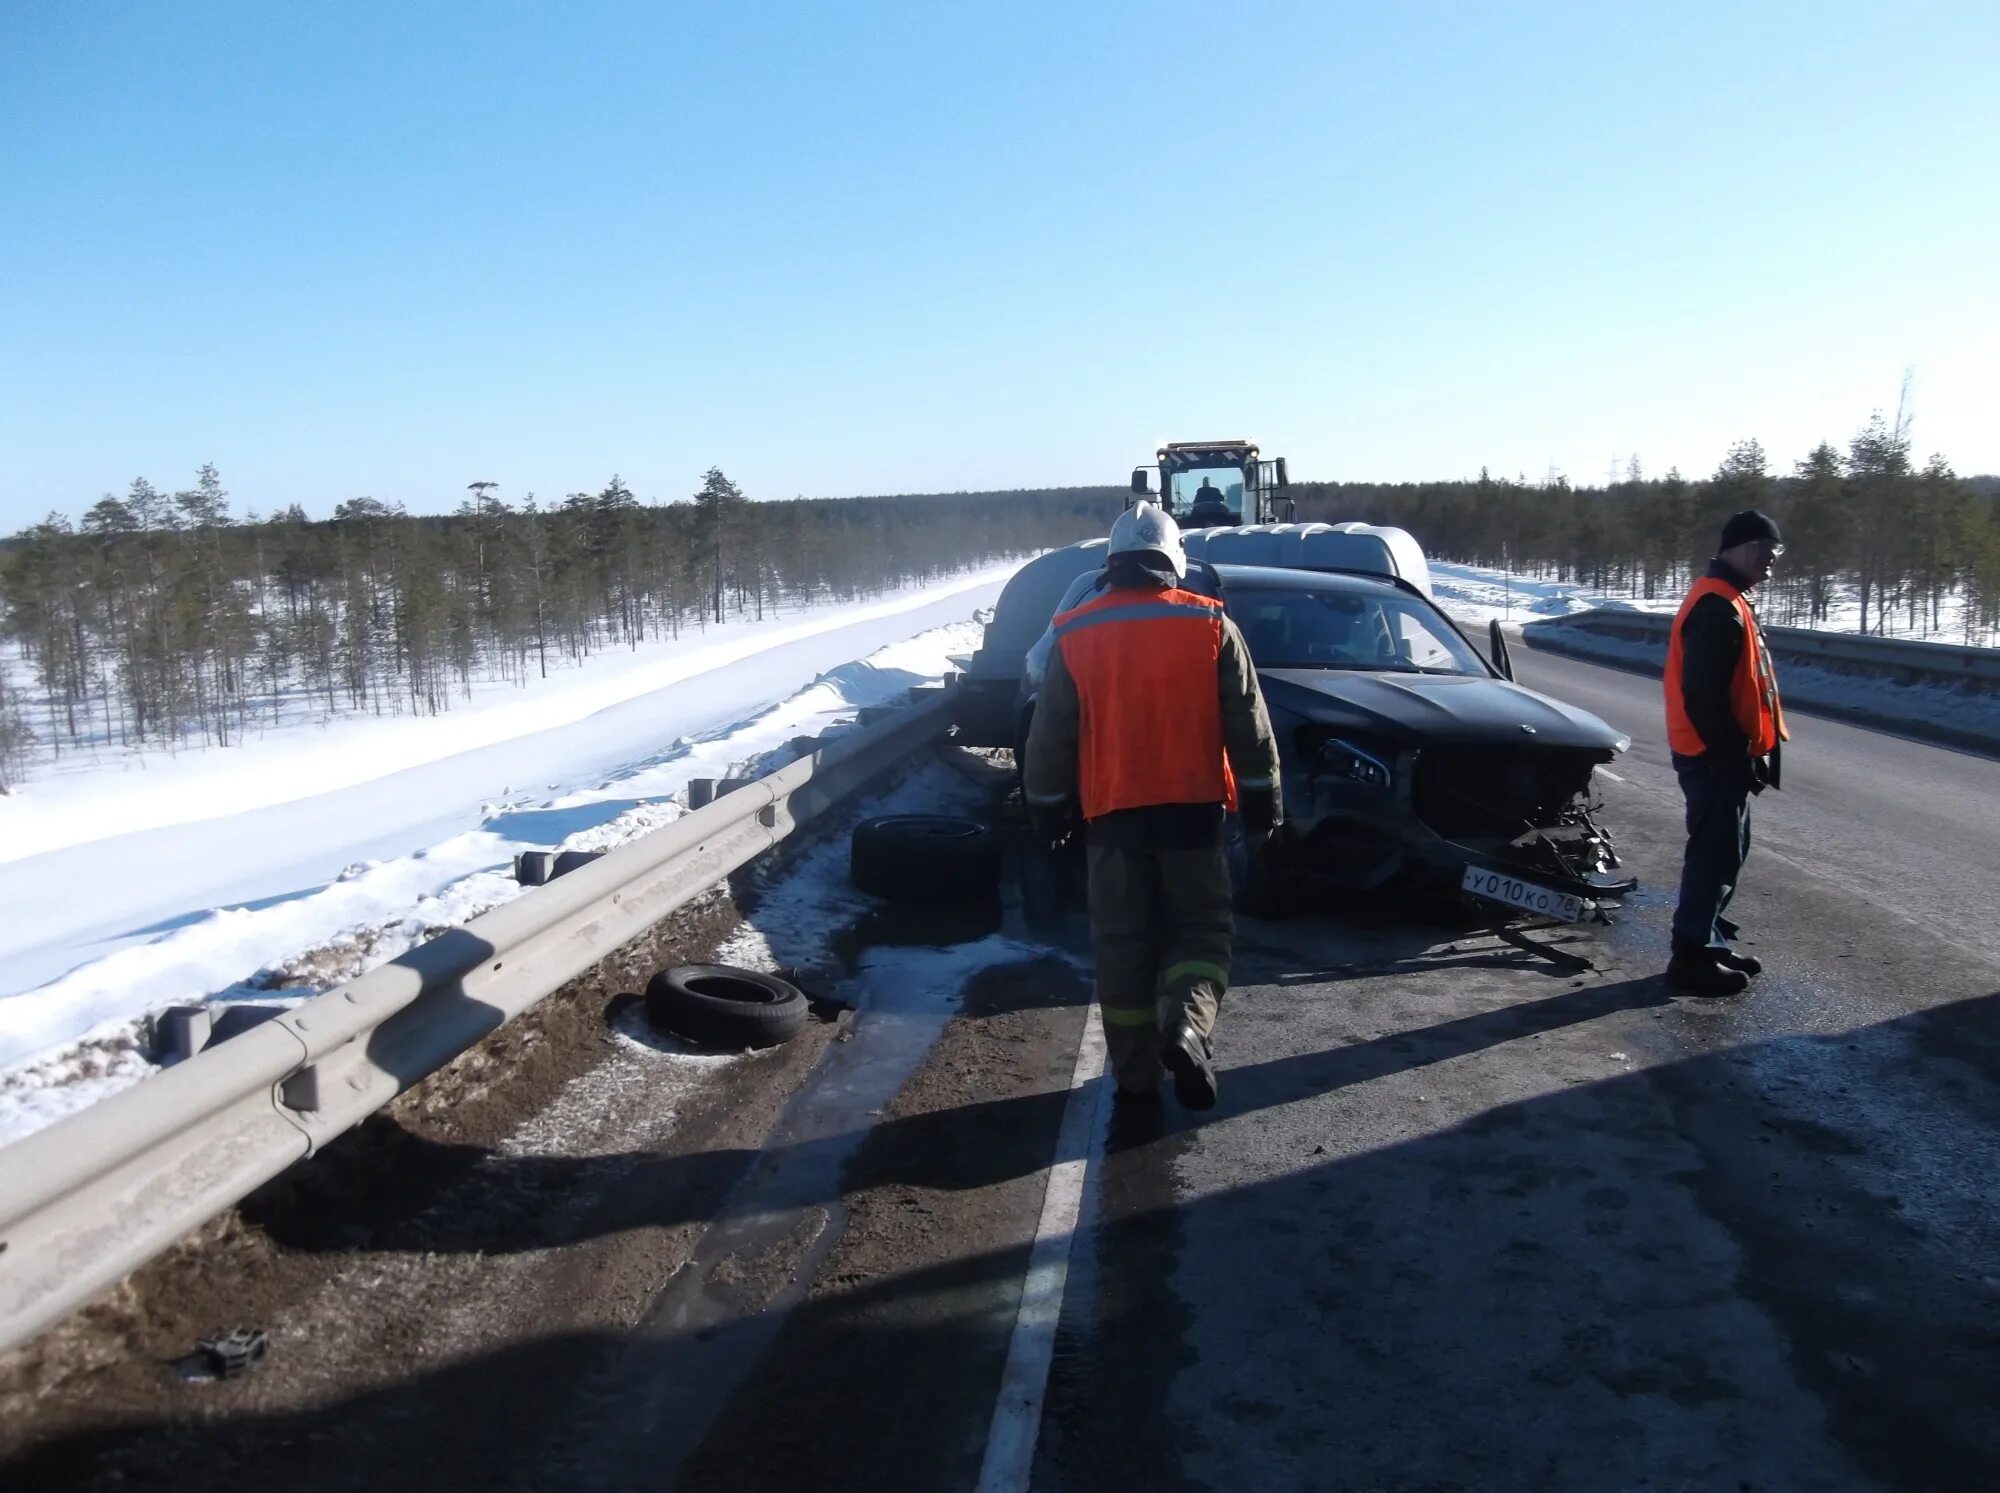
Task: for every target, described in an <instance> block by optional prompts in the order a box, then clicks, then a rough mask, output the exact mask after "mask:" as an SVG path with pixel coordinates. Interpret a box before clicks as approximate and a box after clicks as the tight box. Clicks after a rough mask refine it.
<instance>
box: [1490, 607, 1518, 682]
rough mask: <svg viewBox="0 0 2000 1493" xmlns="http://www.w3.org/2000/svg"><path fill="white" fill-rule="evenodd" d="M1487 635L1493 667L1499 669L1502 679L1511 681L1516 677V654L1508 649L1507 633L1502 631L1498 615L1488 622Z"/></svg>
mask: <svg viewBox="0 0 2000 1493" xmlns="http://www.w3.org/2000/svg"><path fill="white" fill-rule="evenodd" d="M1486 637H1487V641H1488V643H1489V644H1490V651H1491V652H1492V654H1493V667H1494V668H1495V669H1497V670H1499V672H1500V677H1501V678H1502V679H1505V680H1508V681H1510V682H1511V681H1512V679H1513V678H1514V656H1513V655H1512V654H1511V653H1509V652H1508V651H1507V635H1506V634H1505V633H1503V632H1502V631H1500V619H1499V618H1498V617H1494V618H1492V619H1491V620H1490V621H1488V622H1487V624H1486Z"/></svg>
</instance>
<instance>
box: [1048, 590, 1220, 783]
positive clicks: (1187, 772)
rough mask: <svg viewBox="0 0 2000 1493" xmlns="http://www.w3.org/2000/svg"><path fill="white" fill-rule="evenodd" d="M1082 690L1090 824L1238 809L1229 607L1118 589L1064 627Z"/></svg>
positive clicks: (1080, 737)
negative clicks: (1227, 717)
mask: <svg viewBox="0 0 2000 1493" xmlns="http://www.w3.org/2000/svg"><path fill="white" fill-rule="evenodd" d="M1054 627H1055V632H1056V646H1057V647H1058V648H1060V649H1062V656H1063V663H1064V664H1065V665H1067V666H1068V668H1069V674H1070V678H1071V679H1073V680H1075V681H1076V698H1077V755H1078V759H1079V760H1078V776H1079V777H1080V778H1081V780H1082V781H1081V783H1080V785H1079V786H1080V787H1081V789H1082V793H1083V817H1084V818H1085V819H1097V818H1101V817H1102V816H1104V815H1106V814H1112V813H1116V812H1117V811H1118V810H1120V809H1138V808H1145V807H1147V806H1149V805H1153V804H1212V803H1220V804H1226V805H1228V807H1229V808H1231V809H1234V808H1235V807H1236V781H1235V779H1234V778H1233V777H1232V776H1231V774H1230V771H1229V760H1228V755H1227V753H1226V752H1225V751H1224V749H1223V742H1222V699H1221V688H1220V685H1219V682H1218V680H1217V677H1216V660H1217V659H1218V658H1219V657H1220V656H1221V653H1222V603H1221V602H1219V601H1216V600H1214V599H1213V598H1211V597H1207V596H1199V595H1197V594H1195V593H1194V592H1192V591H1179V590H1173V591H1153V590H1143V589H1131V588H1125V589H1113V590H1110V591H1106V592H1105V593H1104V594H1103V595H1101V596H1098V597H1095V598H1093V599H1092V600H1090V601H1087V602H1085V603H1084V604H1083V605H1082V606H1080V607H1074V608H1072V609H1071V610H1069V611H1067V612H1064V613H1063V614H1062V615H1061V616H1060V617H1057V618H1056V619H1055V623H1054Z"/></svg>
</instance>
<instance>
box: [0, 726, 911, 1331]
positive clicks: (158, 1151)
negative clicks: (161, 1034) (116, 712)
mask: <svg viewBox="0 0 2000 1493" xmlns="http://www.w3.org/2000/svg"><path fill="white" fill-rule="evenodd" d="M916 696H917V698H913V701H912V703H911V705H910V706H909V708H907V709H906V710H903V711H900V712H899V713H898V714H897V716H896V718H894V719H891V720H887V721H883V722H882V723H881V724H879V725H874V726H869V727H867V728H865V729H861V730H857V731H854V732H852V733H850V734H847V735H843V736H840V737H837V738H835V739H834V740H832V741H831V742H829V743H828V744H827V745H826V746H824V747H822V748H820V749H819V750H817V751H815V752H813V753H811V754H810V755H808V756H805V757H802V758H800V759H799V760H798V761H796V762H793V763H791V764H790V765H788V766H786V767H784V768H781V769H780V770H779V771H777V772H775V773H772V774H771V775H770V776H768V777H763V778H759V779H757V780H756V781H755V782H753V783H750V784H748V785H746V786H745V787H743V788H741V789H739V790H738V791H736V792H734V793H731V794H729V795H727V796H726V797H724V798H721V799H718V800H716V801H715V802H714V803H712V804H710V805H708V806H707V807H705V808H701V809H697V810H694V811H693V812H690V813H688V814H686V815H683V816H682V817H681V818H679V819H677V820H675V821H674V822H673V823H672V824H669V825H666V826H664V827H663V828H661V829H658V830H655V831H653V832H652V833H651V834H648V835H645V836H643V837H641V838H640V839H637V840H634V841H631V842H630V843H629V844H626V845H622V846H620V847H619V848H617V849H616V850H613V851H611V852H610V853H609V854H607V855H606V856H604V857H603V858H602V859H601V860H597V861H593V862H591V863H590V864H589V865H586V866H581V867H578V868H577V869H576V870H574V871H572V872H571V873H570V874H569V875H567V876H565V877H563V878H562V879H561V880H560V881H556V882H553V883H551V884H550V885H548V886H545V887H541V888H538V889H536V890H534V891H532V892H529V893H527V894H525V895H523V896H521V897H519V898H516V899H515V900H514V901H512V902H509V903H508V904H507V905H505V906H504V907H499V908H496V909H494V910H493V911H492V912H489V913H485V914H483V915H482V916H480V917H477V918H474V919H473V920H472V921H471V922H469V923H467V924H466V925H465V926H464V927H462V928H455V929H453V930H451V931H450V932H448V933H445V934H443V935H441V936H440V937H438V938H435V939H432V940H431V941H430V942H428V943H426V944H423V945H422V946H420V947H418V948H416V949H412V950H411V951H410V952H408V953H407V954H404V955H402V956H400V957H399V958H396V959H393V960H391V961H390V962H389V963H387V964H384V965H381V966H379V967H378V968H376V969H373V970H370V971H369V972H368V973H367V974H365V975H362V976H361V977H360V978H358V979H355V980H351V981H349V982H348V983H347V984H345V985H343V986H340V987H339V988H338V989H335V990H331V991H328V992H327V993H326V994H324V995H321V996H317V997H315V998H313V999H312V1000H309V1001H306V1002H304V1003H303V1004H301V1005H300V1006H298V1007H297V1008H295V1009H294V1010H292V1011H290V1012H287V1013H286V1014H284V1015H282V1016H280V1017H277V1018H275V1019H273V1020H271V1021H268V1022H265V1023H264V1024H263V1025H261V1026H258V1027H255V1028H253V1029H252V1030H250V1031H247V1032H244V1033H242V1034H241V1035H239V1036H236V1037H233V1038H231V1039H230V1040H228V1041H226V1042H223V1043H219V1044H217V1045H216V1046H214V1047H211V1048H208V1049H207V1050H205V1051H203V1052H201V1053H198V1054H196V1055H195V1056H194V1057H192V1058H189V1059H188V1060H187V1061H185V1062H182V1063H179V1064H177V1065H175V1066H174V1067H171V1068H168V1069H166V1070H164V1071H163V1072H160V1073H158V1074H155V1075H153V1076H151V1077H149V1078H147V1079H146V1080H145V1081H144V1082H142V1083H140V1084H138V1085H136V1086H135V1087H133V1088H130V1089H127V1090H125V1091H124V1092H123V1093H119V1094H115V1095H113V1096H112V1097H111V1098H109V1099H107V1100H105V1101H103V1102H102V1103H100V1104H97V1105H93V1106H92V1107H91V1108H89V1109H86V1110H84V1111H82V1112H81V1113H79V1114H76V1115H72V1116H70V1117H69V1118H68V1119H65V1120H62V1121H59V1122H58V1123H56V1124H55V1125H52V1126H50V1127H49V1128H47V1129H46V1130H41V1131H38V1132H36V1133H35V1134H33V1135H31V1136H29V1137H27V1138H26V1139H25V1140H21V1141H18V1142H16V1143H15V1144H14V1145H11V1146H9V1147H7V1148H6V1149H5V1151H4V1152H0V1158H4V1160H0V1350H4V1349H6V1348H10V1347H13V1346H14V1345H16V1344H18V1343H20V1342H23V1341H25V1340H26V1339H27V1338H29V1337H31V1336H33V1335H34V1334H35V1333H37V1332H39V1331H41V1330H42V1329H43V1328H44V1327H47V1326H49V1325H50V1324H52V1323H54V1322H56V1321H57V1320H59V1319H60V1318H61V1317H63V1316H65V1315H66V1314H68V1313H69V1312H71V1311H73V1310H74V1309H75V1308H77V1307H79V1306H81V1305H83V1304H84V1303H86V1302H88V1301H89V1300H91V1299H92V1298H93V1297H95V1296H97V1295H98V1294H99V1293H100V1292H102V1291H105V1290H107V1289H109V1288H110V1287H111V1286H113V1285H116V1284H117V1283H118V1282H119V1281H120V1280H122V1279H123V1278H124V1277H125V1276H126V1275H127V1274H129V1273H130V1272H131V1271H133V1270H135V1269H137V1268H138V1267H139V1266H140V1265H143V1264H144V1263H146V1261H148V1260H150V1259H151V1258H152V1257H153V1256H155V1255H156V1254H158V1253H160V1252H161V1251H162V1250H164V1249H166V1248H167V1247H168V1246H169V1245H171V1244H173V1243H174V1242H175V1241H176V1240H178V1239H180V1238H182V1237H184V1236H185V1235H186V1234H188V1233H189V1232H191V1231H192V1230H194V1229H196V1228H198V1227H199V1226H200V1225H202V1224H203V1223H205V1222H207V1221H208V1220H209V1219H210V1218H213V1217H214V1216H216V1215H217V1214H219V1213H221V1212H222V1211H223V1210H225V1209H227V1208H229V1207H231V1206H233V1205H234V1204H235V1203H237V1202H239V1201H241V1200H242V1199H243V1198H244V1197H246V1196H247V1195H248V1194H249V1193H250V1192H252V1191H253V1190H254V1189H256V1188H257V1187H258V1186H260V1185H262V1184H263V1183H265V1182H267V1181H269V1180H270V1179H271V1178H273V1177H275V1176H277V1175H278V1173H280V1172H282V1171H283V1170H285V1168H286V1167H288V1166H290V1165H291V1164H292V1163H293V1162H295V1161H300V1160H302V1159H304V1158H305V1157H308V1156H311V1155H312V1154H314V1153H315V1152H316V1151H318V1150H319V1149H320V1148H322V1147H324V1146H325V1145H326V1144H327V1143H328V1142H329V1141H331V1140H333V1139H334V1138H335V1137H336V1136H339V1135H340V1134H342V1133H343V1132H345V1131H347V1130H349V1129H351V1128H353V1127H354V1126H355V1125H357V1124H359V1123H360V1122H361V1121H362V1120H364V1119H366V1118H367V1117H368V1116H369V1115H371V1114H373V1113H374V1112H375V1111H376V1110H378V1109H380V1108H382V1107H383V1106H384V1105H386V1104H388V1103H389V1102H390V1101H391V1100H392V1099H394V1098H395V1097H396V1096H397V1095H398V1094H400V1093H402V1092H403V1091H404V1090H406V1089H408V1088H410V1087H412V1086H413V1085H415V1084H416V1083H418V1082H419V1081H420V1080H422V1079H423V1078H425V1077H427V1076H428V1075H430V1074H432V1073H434V1072H436V1071H437V1070H438V1069H439V1068H441V1067H443V1066H444V1065H445V1064H446V1063H448V1062H450V1061H451V1060H452V1059H453V1058H455V1057H457V1056H459V1054H461V1053H463V1052H465V1051H466V1050H467V1049H469V1048H471V1047H472V1046H473V1045H474V1044H476V1043H477V1042H479V1041H480V1039H481V1038H483V1037H485V1036H487V1035H488V1034H489V1033H491V1032H492V1031H494V1030H495V1029H496V1028H498V1027H499V1026H500V1025H501V1024H502V1023H504V1022H506V1021H508V1020H509V1019H511V1018H512V1017H515V1016H518V1015H520V1014H521V1013H522V1012H523V1011H525V1010H527V1009H528V1008H529V1007H531V1006H533V1005H534V1004H536V1003H537V1002H538V1001H540V1000H541V999H542V998H543V997H544V996H547V995H549V994H551V993H552V992H554V991H555V990H557V989H558V988H560V987H561V986H562V985H563V984H564V983H565V982H566V981H568V980H570V979H572V978H573V977H575V976H576V975H578V974H580V973H581V972H583V971H584V970H586V969H588V968H590V966H591V965H593V964H595V963H596V962H597V961H598V960H600V959H602V958H603V957H604V956H605V955H607V954H609V953H611V952H612V951H613V950H615V949H617V948H618V947H619V946H620V945H622V944H624V943H627V942H629V941H630V940H631V939H632V938H634V937H636V936H637V935H639V934H640V933H642V932H644V931H645V930H646V929H647V928H649V927H651V926H652V925H653V924H655V923H657V922H659V921H660V919H662V918H664V917H666V916H667V915H668V914H670V913H672V912H673V911H675V910H676V909H677V908H679V907H681V906H682V905H684V904H685V903H687V902H689V901H691V900H692V899H693V898H694V897H696V896H698V895H699V894H700V893H702V892H703V891H705V890H707V889H708V888H709V887H712V886H714V885H715V884H716V883H717V882H718V881H720V880H722V879H723V878H724V877H725V876H727V875H728V874H729V873H730V872H732V871H734V870H736V869H737V868H738V867H740V866H742V865H744V864H745V863H746V862H748V861H750V860H751V859H752V858H754V857H755V856H756V855H758V854H759V853H760V852H761V851H764V850H766V849H768V848H769V847H771V846H773V845H775V844H777V842H778V841H780V840H782V839H784V838H785V837H786V836H787V835H789V834H790V833H792V831H793V830H795V829H797V828H798V827H800V826H801V825H804V824H808V823H810V822H811V821H812V820H813V819H815V818H817V817H819V816H820V815H821V814H824V813H825V812H827V810H829V809H830V808H832V807H833V806H834V805H835V804H836V803H838V802H839V801H840V800H841V799H842V798H844V797H846V796H848V795H849V794H851V793H853V792H854V791H856V790H857V789H859V788H860V787H862V786H863V785H864V784H866V783H867V782H868V781H869V780H871V779H873V778H874V777H876V776H877V775H879V774H880V773H881V772H882V771H883V770H884V769H886V768H887V767H889V766H891V765H892V764H893V763H895V762H896V761H898V760H900V759H901V758H903V757H906V756H908V755H910V754H911V753H912V752H914V751H916V750H918V749H920V748H921V747H923V746H924V745H926V744H928V743H929V742H931V741H934V740H936V739H938V738H939V737H942V736H943V735H944V734H945V732H946V731H947V729H948V728H949V726H950V722H951V700H950V692H949V691H947V690H942V689H939V690H929V691H925V690H919V691H917V692H916ZM923 696H929V698H922V697H923Z"/></svg>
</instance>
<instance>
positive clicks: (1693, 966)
mask: <svg viewBox="0 0 2000 1493" xmlns="http://www.w3.org/2000/svg"><path fill="white" fill-rule="evenodd" d="M1667 984H1669V985H1670V986H1672V987H1673V988H1674V989H1675V990H1678V991H1680V992H1681V994H1683V995H1741V994H1742V993H1743V992H1744V991H1746V990H1748V989H1749V988H1750V977H1749V976H1748V975H1747V974H1745V973H1744V972H1743V971H1742V970H1740V969H1725V968H1724V967H1723V966H1722V965H1721V964H1720V963H1718V962H1717V960H1716V957H1715V950H1713V949H1704V948H1699V947H1692V948H1677V949H1675V950H1674V954H1673V957H1672V958H1671V959H1669V960H1668V961H1667Z"/></svg>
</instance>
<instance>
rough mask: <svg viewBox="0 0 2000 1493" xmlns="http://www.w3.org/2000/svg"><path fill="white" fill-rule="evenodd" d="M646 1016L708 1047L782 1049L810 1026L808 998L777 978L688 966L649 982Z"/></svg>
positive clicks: (748, 971)
mask: <svg viewBox="0 0 2000 1493" xmlns="http://www.w3.org/2000/svg"><path fill="white" fill-rule="evenodd" d="M646 1016H647V1018H648V1019H649V1020H651V1021H652V1022H653V1024H654V1025H656V1026H660V1027H664V1028H665V1029H666V1030H667V1031H670V1032H672V1033H674V1034H675V1035H676V1036H679V1037H685V1038H687V1040H688V1041H690V1042H695V1043H698V1044H700V1045H701V1046H703V1047H726V1048H743V1047H776V1046H777V1045H778V1044H779V1043H781V1042H788V1041H790V1040H791V1039H792V1038H793V1037H795V1036H797V1035H798V1033H799V1030H800V1028H802V1027H803V1026H804V1025H805V1024H806V998H805V996H804V995H803V994H802V993H801V992H800V990H799V987H798V986H796V985H794V984H792V983H790V982H789V981H786V980H781V979H779V978H778V977H777V976H776V975H764V974H759V973H757V971H755V970H751V969H736V968H734V967H733V966H731V965H727V964H682V965H677V966H676V967H674V968H673V969H663V970H661V971H660V972H659V973H658V974H656V975H654V976H653V978H652V979H651V980H650V981H648V982H647V985H646Z"/></svg>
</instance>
